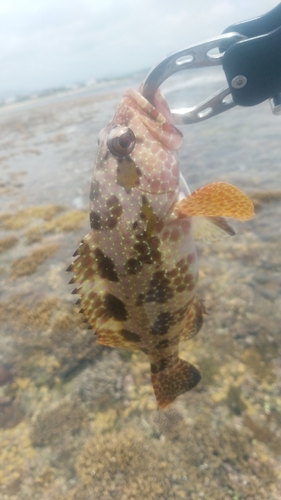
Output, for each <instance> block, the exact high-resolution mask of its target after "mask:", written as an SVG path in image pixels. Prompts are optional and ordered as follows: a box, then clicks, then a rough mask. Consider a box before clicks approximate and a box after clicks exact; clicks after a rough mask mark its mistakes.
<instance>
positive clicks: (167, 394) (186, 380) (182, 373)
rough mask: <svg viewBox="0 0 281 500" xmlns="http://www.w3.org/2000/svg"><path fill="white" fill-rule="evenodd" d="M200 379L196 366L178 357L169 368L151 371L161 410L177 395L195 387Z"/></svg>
mask: <svg viewBox="0 0 281 500" xmlns="http://www.w3.org/2000/svg"><path fill="white" fill-rule="evenodd" d="M200 379H201V375H200V373H199V371H198V370H197V368H195V366H193V365H191V364H190V363H188V362H187V361H184V360H183V359H180V358H178V359H177V362H176V363H175V364H173V365H172V366H170V367H169V368H166V369H165V370H162V371H159V372H158V373H153V372H152V373H151V382H152V385H153V389H154V394H155V397H156V401H157V403H158V406H159V407H160V408H161V409H162V410H163V409H164V408H166V406H168V405H169V404H170V403H172V402H173V401H174V400H175V399H176V397H177V396H179V395H180V394H183V393H184V392H186V391H189V390H190V389H192V388H193V387H195V386H196V385H197V384H198V382H199V381H200Z"/></svg>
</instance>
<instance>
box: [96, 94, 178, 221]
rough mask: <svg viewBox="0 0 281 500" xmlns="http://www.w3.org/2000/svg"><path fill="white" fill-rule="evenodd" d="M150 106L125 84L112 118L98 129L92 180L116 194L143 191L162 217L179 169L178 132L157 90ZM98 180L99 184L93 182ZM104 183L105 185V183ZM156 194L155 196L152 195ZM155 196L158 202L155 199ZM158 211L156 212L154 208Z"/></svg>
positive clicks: (172, 198)
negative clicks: (127, 88)
mask: <svg viewBox="0 0 281 500" xmlns="http://www.w3.org/2000/svg"><path fill="white" fill-rule="evenodd" d="M154 103H155V105H154V106H153V105H152V104H151V103H150V102H148V101H147V100H146V99H145V98H144V97H143V96H142V95H141V94H140V93H139V92H137V91H136V90H128V91H126V93H125V95H124V96H123V98H122V99H121V101H120V102H119V105H118V107H117V109H116V112H115V115H114V117H113V120H112V121H111V122H110V123H109V125H108V126H107V127H106V128H104V129H103V130H102V131H101V132H100V134H99V149H98V154H97V160H96V165H95V172H94V186H92V189H91V191H92V195H91V196H92V200H93V201H94V199H95V191H96V187H97V185H98V186H99V187H100V185H101V184H103V189H102V190H101V191H102V192H103V193H104V192H105V191H106V192H107V194H108V195H109V190H110V189H111V192H112V193H114V194H115V195H116V194H117V192H118V199H119V200H120V199H121V198H122V199H125V198H126V194H127V195H128V196H130V198H132V197H133V196H134V194H135V195H136V194H138V195H139V194H140V192H142V193H143V194H144V195H145V196H146V197H147V198H148V199H149V203H150V205H151V206H152V207H153V211H154V212H156V213H157V216H158V217H160V218H162V217H161V215H162V214H161V211H162V212H166V211H167V210H169V208H170V207H171V206H172V204H173V203H174V202H175V201H176V200H177V198H178V192H179V183H180V170H179V160H178V155H177V150H178V148H179V147H180V145H181V143H182V140H183V135H182V133H181V132H180V130H178V129H177V128H176V127H175V126H174V125H173V124H172V119H171V114H170V111H169V108H168V106H167V104H166V101H165V99H164V97H163V96H162V95H161V94H160V92H159V91H157V92H156V95H155V101H154ZM97 182H98V184H97ZM105 184H106V185H105ZM155 197H156V198H155ZM159 202H160V203H159ZM159 212H160V213H159Z"/></svg>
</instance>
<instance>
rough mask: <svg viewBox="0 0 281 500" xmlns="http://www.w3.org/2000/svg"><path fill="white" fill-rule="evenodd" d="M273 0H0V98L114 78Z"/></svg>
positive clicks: (150, 63)
mask: <svg viewBox="0 0 281 500" xmlns="http://www.w3.org/2000/svg"><path fill="white" fill-rule="evenodd" d="M277 4H278V0H0V62H1V73H0V74H1V77H0V96H1V95H5V94H6V95H13V94H15V93H18V92H33V91H36V90H43V89H46V88H50V87H56V86H60V85H65V84H72V83H75V82H81V81H82V82H83V81H86V80H89V79H97V78H103V77H114V76H120V75H122V74H125V73H131V72H133V71H137V70H140V69H143V68H149V67H151V66H154V65H155V64H156V63H158V62H159V61H160V60H161V59H162V58H164V57H165V56H166V55H167V54H169V53H171V52H173V51H175V50H178V49H181V48H184V47H186V46H189V45H193V44H195V43H198V42H200V41H203V40H204V39H206V38H210V37H213V36H217V35H219V34H220V33H221V32H222V31H223V30H224V29H225V28H226V27H227V26H229V25H230V24H232V23H234V22H237V21H242V20H244V19H248V18H251V17H256V16H259V15H261V14H264V13H265V12H267V11H268V10H270V9H271V8H273V7H275V6H276V5H277Z"/></svg>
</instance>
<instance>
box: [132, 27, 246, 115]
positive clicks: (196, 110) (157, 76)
mask: <svg viewBox="0 0 281 500" xmlns="http://www.w3.org/2000/svg"><path fill="white" fill-rule="evenodd" d="M246 38H247V37H245V36H244V35H240V34H239V33H225V34H224V35H220V36H218V37H216V38H212V39H210V40H207V41H205V42H203V43H200V44H198V45H194V46H192V47H188V48H186V49H183V50H180V51H179V52H176V53H175V54H172V55H170V56H168V57H166V59H164V60H163V61H161V62H160V63H159V64H158V65H157V66H156V67H155V68H153V69H152V70H151V71H150V73H149V74H148V75H147V77H146V79H145V81H144V84H143V90H142V95H143V96H144V97H145V98H146V99H147V100H148V101H150V102H151V103H152V104H153V100H154V96H155V93H156V91H157V89H158V88H159V87H160V85H161V84H162V83H163V82H164V81H165V80H167V78H169V77H170V76H171V75H173V74H175V73H177V72H179V71H184V70H189V69H197V68H207V67H210V66H219V65H222V58H223V56H224V54H225V51H226V50H227V49H228V48H229V47H230V46H231V45H233V44H235V43H237V42H239V41H241V40H244V39H246ZM215 49H217V50H218V52H217V53H214V51H215ZM233 106H235V103H234V101H233V99H232V95H231V91H230V89H229V87H228V86H226V87H224V88H222V89H220V90H219V91H218V92H216V93H215V94H213V95H212V96H211V97H209V98H208V99H206V100H205V101H203V102H201V103H200V104H198V105H196V106H193V107H191V108H180V109H174V110H172V115H173V118H174V123H175V124H190V123H195V122H199V121H202V120H206V119H207V118H211V117H212V116H215V115H217V114H219V113H221V112H222V111H226V110H227V109H230V108H232V107H233Z"/></svg>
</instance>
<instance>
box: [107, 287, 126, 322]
mask: <svg viewBox="0 0 281 500" xmlns="http://www.w3.org/2000/svg"><path fill="white" fill-rule="evenodd" d="M104 308H105V315H106V316H107V317H108V318H114V319H115V320H116V321H125V320H126V319H127V318H128V313H127V309H126V307H125V304H124V303H123V302H122V300H120V299H118V298H117V297H115V296H114V295H112V294H111V293H108V294H107V295H106V296H105V298H104Z"/></svg>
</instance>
